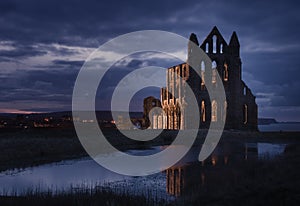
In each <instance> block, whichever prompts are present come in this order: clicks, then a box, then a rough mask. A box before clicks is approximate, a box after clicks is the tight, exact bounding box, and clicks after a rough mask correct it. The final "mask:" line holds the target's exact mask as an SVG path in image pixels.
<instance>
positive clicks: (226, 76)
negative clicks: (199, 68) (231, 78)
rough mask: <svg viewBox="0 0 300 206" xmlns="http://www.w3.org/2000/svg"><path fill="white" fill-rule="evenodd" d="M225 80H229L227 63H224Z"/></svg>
mask: <svg viewBox="0 0 300 206" xmlns="http://www.w3.org/2000/svg"><path fill="white" fill-rule="evenodd" d="M224 81H225V82H227V81H228V65H227V63H224Z"/></svg>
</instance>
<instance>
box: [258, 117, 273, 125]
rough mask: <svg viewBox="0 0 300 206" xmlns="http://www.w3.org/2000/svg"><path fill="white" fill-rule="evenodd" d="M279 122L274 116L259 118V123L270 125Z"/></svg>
mask: <svg viewBox="0 0 300 206" xmlns="http://www.w3.org/2000/svg"><path fill="white" fill-rule="evenodd" d="M276 123H278V122H277V121H276V119H274V118H258V125H268V124H276Z"/></svg>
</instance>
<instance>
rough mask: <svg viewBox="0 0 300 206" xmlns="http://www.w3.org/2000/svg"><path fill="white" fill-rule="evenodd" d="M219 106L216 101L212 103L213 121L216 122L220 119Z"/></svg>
mask: <svg viewBox="0 0 300 206" xmlns="http://www.w3.org/2000/svg"><path fill="white" fill-rule="evenodd" d="M217 112H218V104H217V101H216V100H213V101H212V103H211V121H212V122H216V121H217V119H218V116H217V115H218V114H217Z"/></svg>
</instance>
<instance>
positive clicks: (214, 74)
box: [211, 61, 217, 84]
mask: <svg viewBox="0 0 300 206" xmlns="http://www.w3.org/2000/svg"><path fill="white" fill-rule="evenodd" d="M211 82H212V83H213V84H215V83H216V82H217V63H216V61H213V62H212V79H211Z"/></svg>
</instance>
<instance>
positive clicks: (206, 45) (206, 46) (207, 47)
mask: <svg viewBox="0 0 300 206" xmlns="http://www.w3.org/2000/svg"><path fill="white" fill-rule="evenodd" d="M205 52H206V53H208V52H209V44H208V42H207V43H206V44H205Z"/></svg>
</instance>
